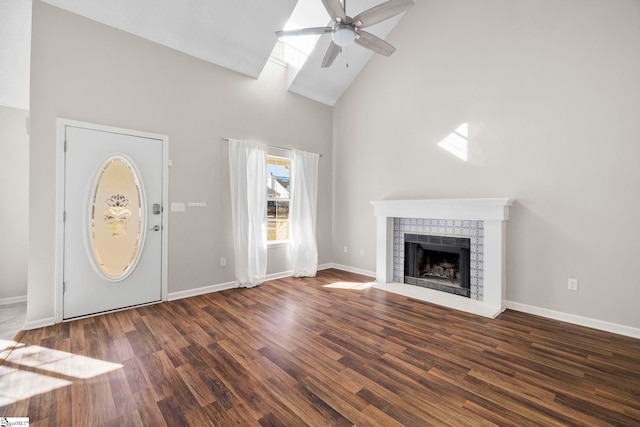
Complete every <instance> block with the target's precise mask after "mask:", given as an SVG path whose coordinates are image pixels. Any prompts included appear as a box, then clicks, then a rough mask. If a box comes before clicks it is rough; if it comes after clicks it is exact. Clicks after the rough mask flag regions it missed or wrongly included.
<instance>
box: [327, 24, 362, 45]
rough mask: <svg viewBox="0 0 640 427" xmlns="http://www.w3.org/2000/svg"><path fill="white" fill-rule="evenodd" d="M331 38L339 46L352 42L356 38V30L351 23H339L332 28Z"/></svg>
mask: <svg viewBox="0 0 640 427" xmlns="http://www.w3.org/2000/svg"><path fill="white" fill-rule="evenodd" d="M331 37H332V39H333V42H334V43H335V44H337V45H338V46H340V47H344V46H349V45H351V44H353V42H354V40H355V39H356V30H355V28H353V26H351V25H347V24H339V25H336V27H335V29H334V30H333V34H332V36H331Z"/></svg>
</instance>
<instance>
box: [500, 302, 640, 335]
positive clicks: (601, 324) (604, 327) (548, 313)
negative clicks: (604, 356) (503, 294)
mask: <svg viewBox="0 0 640 427" xmlns="http://www.w3.org/2000/svg"><path fill="white" fill-rule="evenodd" d="M505 303H506V306H507V308H509V309H511V310H516V311H521V312H523V313H528V314H534V315H536V316H541V317H546V318H548V319H553V320H559V321H561V322H567V323H572V324H574V325H580V326H586V327H587V328H593V329H598V330H601V331H605V332H612V333H614V334H618V335H625V336H627V337H631V338H639V339H640V329H639V328H633V327H631V326H625V325H619V324H617V323H611V322H605V321H603V320H597V319H591V318H589V317H582V316H577V315H575V314H568V313H563V312H561V311H555V310H549V309H546V308H541V307H536V306H533V305H527V304H522V303H519V302H514V301H505Z"/></svg>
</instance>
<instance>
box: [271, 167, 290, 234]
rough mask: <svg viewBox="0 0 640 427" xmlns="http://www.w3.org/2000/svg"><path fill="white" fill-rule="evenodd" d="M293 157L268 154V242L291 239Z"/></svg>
mask: <svg viewBox="0 0 640 427" xmlns="http://www.w3.org/2000/svg"><path fill="white" fill-rule="evenodd" d="M290 166H291V159H288V158H286V157H276V156H267V177H266V178H267V230H268V231H267V242H277V241H284V240H288V239H289V201H290V196H289V182H290V179H289V176H290V175H289V172H290V169H291V168H290Z"/></svg>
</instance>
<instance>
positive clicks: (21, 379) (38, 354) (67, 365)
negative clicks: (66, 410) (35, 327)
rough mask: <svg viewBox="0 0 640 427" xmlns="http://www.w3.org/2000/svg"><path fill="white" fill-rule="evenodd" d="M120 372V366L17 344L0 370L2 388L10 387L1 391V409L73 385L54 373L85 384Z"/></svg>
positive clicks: (0, 388)
mask: <svg viewBox="0 0 640 427" xmlns="http://www.w3.org/2000/svg"><path fill="white" fill-rule="evenodd" d="M121 368H122V365H120V364H118V363H112V362H107V361H104V360H99V359H92V358H90V357H86V356H80V355H77V354H71V353H67V352H64V351H59V350H52V349H48V348H44V347H39V346H37V345H33V346H25V345H24V344H16V346H15V348H14V350H13V351H12V352H11V354H10V355H9V357H7V359H6V361H5V363H4V365H2V366H0V384H6V385H8V386H7V387H0V406H6V405H9V404H11V403H14V402H17V401H19V400H22V399H27V398H29V397H32V396H35V395H37V394H40V393H46V392H49V391H51V390H54V389H56V388H60V387H65V386H68V385H71V384H72V381H70V380H68V379H63V378H56V377H54V376H52V375H50V374H52V373H54V374H57V375H61V376H64V377H68V378H70V379H79V380H85V379H89V378H94V377H97V376H100V375H104V374H106V373H108V372H111V371H115V370H116V369H121Z"/></svg>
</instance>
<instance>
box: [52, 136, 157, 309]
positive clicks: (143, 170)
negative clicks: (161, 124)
mask: <svg viewBox="0 0 640 427" xmlns="http://www.w3.org/2000/svg"><path fill="white" fill-rule="evenodd" d="M65 140H66V143H65V147H66V149H65V192H64V200H65V201H64V252H63V257H64V259H63V318H64V319H71V318H74V317H79V316H86V315H90V314H94V313H100V312H104V311H109V310H115V309H120V308H125V307H130V306H134V305H139V304H145V303H151V302H155V301H160V300H161V298H162V271H163V270H162V235H163V233H162V217H163V215H162V204H163V200H162V195H163V189H162V185H163V159H162V156H163V141H162V139H154V138H151V137H143V136H135V135H129V134H126V133H119V132H117V131H115V130H114V131H110V130H105V128H101V130H98V129H95V128H91V127H90V126H88V127H83V126H80V125H79V126H72V125H65Z"/></svg>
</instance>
